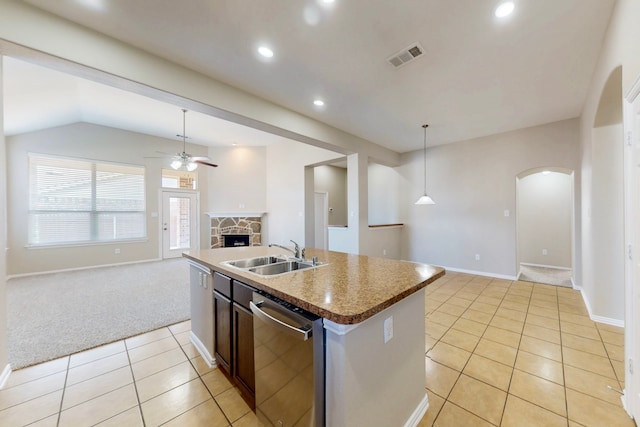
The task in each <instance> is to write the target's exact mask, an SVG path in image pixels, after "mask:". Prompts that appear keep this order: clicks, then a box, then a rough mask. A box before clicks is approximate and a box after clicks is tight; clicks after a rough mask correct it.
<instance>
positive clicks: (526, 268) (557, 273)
mask: <svg viewBox="0 0 640 427" xmlns="http://www.w3.org/2000/svg"><path fill="white" fill-rule="evenodd" d="M572 277H573V271H572V270H562V269H559V268H547V267H535V266H531V265H522V264H521V265H520V275H519V277H518V280H522V281H525V282H535V283H544V284H547V285H556V286H566V287H569V288H571V287H573V284H572V283H571V278H572Z"/></svg>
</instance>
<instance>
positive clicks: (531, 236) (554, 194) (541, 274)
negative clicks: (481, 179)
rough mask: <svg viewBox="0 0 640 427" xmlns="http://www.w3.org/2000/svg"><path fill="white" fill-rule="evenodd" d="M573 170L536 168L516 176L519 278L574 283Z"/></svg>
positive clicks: (562, 283)
mask: <svg viewBox="0 0 640 427" xmlns="http://www.w3.org/2000/svg"><path fill="white" fill-rule="evenodd" d="M573 178H574V176H573V171H571V170H567V169H562V168H552V167H549V168H536V169H531V170H527V171H524V172H522V173H520V174H519V175H518V176H517V178H516V200H517V207H516V223H517V233H516V235H517V254H518V256H517V263H518V265H517V271H518V276H519V277H518V278H519V280H524V281H530V282H537V283H545V284H550V285H556V286H566V287H572V286H573V280H572V279H573V228H574V219H573V215H574V210H573V204H574V203H573V188H574V187H573V186H574V183H573Z"/></svg>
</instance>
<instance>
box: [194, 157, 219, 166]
mask: <svg viewBox="0 0 640 427" xmlns="http://www.w3.org/2000/svg"><path fill="white" fill-rule="evenodd" d="M191 160H193V158H192V159H191ZM193 162H194V163H199V164H201V165H207V166H211V167H214V168H217V167H218V165H214V164H213V163H209V162H205V161H202V160H193Z"/></svg>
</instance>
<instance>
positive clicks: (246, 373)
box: [233, 303, 255, 409]
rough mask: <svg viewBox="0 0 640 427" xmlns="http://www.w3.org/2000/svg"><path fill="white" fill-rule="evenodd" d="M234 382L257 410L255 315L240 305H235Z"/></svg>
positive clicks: (252, 407)
mask: <svg viewBox="0 0 640 427" xmlns="http://www.w3.org/2000/svg"><path fill="white" fill-rule="evenodd" d="M233 327H234V332H235V333H234V337H233V343H234V356H235V359H234V368H233V369H234V375H233V376H234V380H235V383H236V385H237V386H238V388H239V389H240V390H241V391H242V394H243V395H244V396H245V400H247V403H248V404H249V406H250V407H251V409H254V408H255V367H254V364H253V314H252V313H251V312H250V311H249V310H247V309H246V308H244V307H242V306H241V305H239V304H238V303H234V304H233Z"/></svg>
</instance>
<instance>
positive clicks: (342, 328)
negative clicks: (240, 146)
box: [184, 246, 444, 426]
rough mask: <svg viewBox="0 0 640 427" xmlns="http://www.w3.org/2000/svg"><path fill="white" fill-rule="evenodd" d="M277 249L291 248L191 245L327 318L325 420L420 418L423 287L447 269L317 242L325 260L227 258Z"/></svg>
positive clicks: (241, 278) (207, 260)
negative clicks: (295, 262)
mask: <svg viewBox="0 0 640 427" xmlns="http://www.w3.org/2000/svg"><path fill="white" fill-rule="evenodd" d="M273 255H287V253H286V252H285V251H284V250H282V249H280V248H277V247H273V248H268V247H257V246H252V247H238V248H224V249H210V250H202V251H190V252H185V253H184V256H185V257H186V258H188V259H189V260H191V261H193V262H196V263H198V264H199V265H204V266H206V267H208V268H210V269H211V270H212V271H213V272H217V273H219V274H222V275H224V276H226V277H228V278H230V279H232V280H234V281H238V282H241V283H242V284H245V285H248V286H250V287H253V288H255V289H257V290H259V291H261V292H264V293H266V294H269V295H272V296H274V297H276V298H279V299H281V300H283V301H286V302H287V303H290V304H292V305H294V306H296V307H300V308H302V309H303V310H306V311H307V312H309V313H313V314H315V315H317V316H320V317H321V318H322V324H323V327H324V333H325V390H326V392H325V405H326V409H325V415H326V425H331V426H351V425H368V426H376V425H398V426H402V425H407V426H410V425H416V424H417V423H418V422H419V421H420V419H421V418H422V415H423V414H424V413H425V411H426V409H427V408H428V400H427V394H426V388H425V356H424V351H425V347H424V334H425V326H424V318H425V312H424V287H425V286H427V284H429V283H431V282H433V281H434V280H436V279H438V278H439V277H441V276H442V275H443V274H444V270H443V269H442V268H439V267H433V266H429V265H425V264H418V263H413V262H406V261H398V260H390V259H385V258H373V257H367V256H360V255H351V254H345V253H339V252H331V251H321V250H315V249H308V250H307V253H306V256H307V258H309V259H311V258H312V257H317V258H318V260H319V261H320V262H321V263H322V265H319V266H317V267H313V268H309V269H305V270H299V271H293V272H289V273H284V274H279V275H274V276H259V275H256V274H254V273H251V272H249V271H246V270H243V269H239V268H235V267H232V266H230V265H229V264H227V263H226V262H227V261H231V260H239V259H248V258H254V257H263V256H273ZM192 295H193V294H192ZM192 298H193V297H192ZM192 306H193V301H192ZM197 347H198V346H197ZM199 349H200V350H201V351H202V346H200V347H199Z"/></svg>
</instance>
